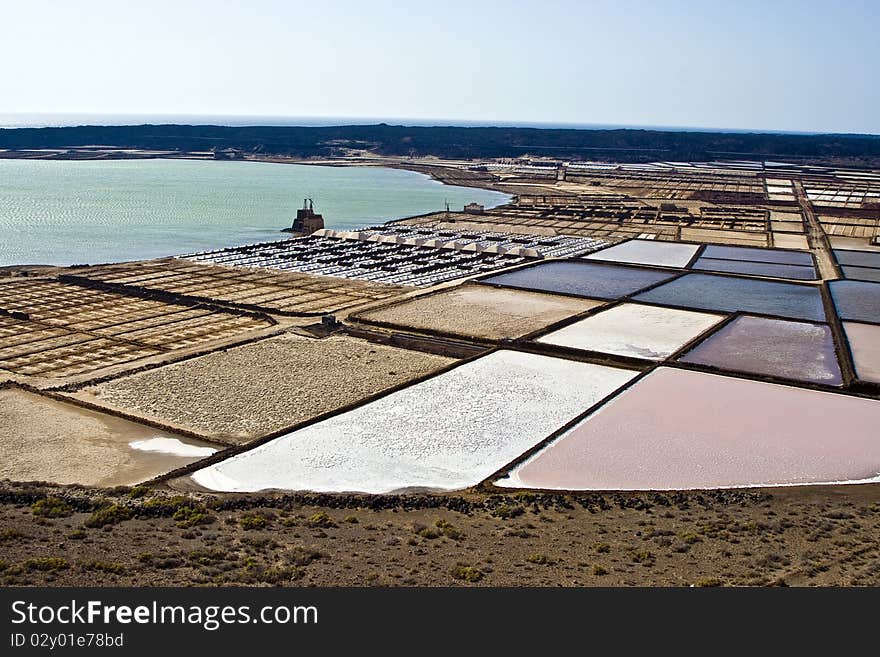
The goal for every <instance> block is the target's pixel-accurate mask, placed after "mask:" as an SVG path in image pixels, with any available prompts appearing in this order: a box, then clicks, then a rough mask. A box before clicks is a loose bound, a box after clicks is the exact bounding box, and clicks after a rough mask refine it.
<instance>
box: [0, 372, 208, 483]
mask: <svg viewBox="0 0 880 657" xmlns="http://www.w3.org/2000/svg"><path fill="white" fill-rule="evenodd" d="M215 451H216V448H214V447H211V446H209V445H208V444H207V443H203V442H199V441H196V440H191V439H189V438H184V437H181V436H175V435H173V434H170V433H165V432H162V431H158V430H156V429H151V428H150V427H145V426H142V425H140V424H135V423H134V422H129V421H127V420H122V419H120V418H117V417H113V416H112V415H106V414H104V413H95V412H92V411H89V410H86V409H83V408H80V407H78V406H74V405H73V404H65V403H62V402H58V401H55V400H53V399H47V398H45V397H41V396H39V395H35V394H33V393H29V392H25V391H23V390H14V389H8V390H0V479H12V480H14V481H48V482H52V483H56V484H83V485H86V486H122V485H125V486H129V485H133V484H137V483H140V482H143V481H147V480H149V479H152V478H153V477H156V476H158V475H160V474H164V473H166V472H170V471H171V470H174V469H176V468H180V467H182V466H184V465H187V464H189V463H193V462H194V461H198V460H199V459H201V458H204V457H206V456H209V455H210V454H212V453H213V452H215Z"/></svg>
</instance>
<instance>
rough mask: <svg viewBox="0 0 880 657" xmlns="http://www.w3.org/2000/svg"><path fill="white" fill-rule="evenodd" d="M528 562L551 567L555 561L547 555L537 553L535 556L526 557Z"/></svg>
mask: <svg viewBox="0 0 880 657" xmlns="http://www.w3.org/2000/svg"><path fill="white" fill-rule="evenodd" d="M526 561H528V562H529V563H534V564H538V565H542V566H544V565H550V564H552V563H553V560H552V559H551V558H550V557H548V556H547V555H546V554H541V553H540V552H536V553H534V554H530V555H529V556H527V557H526Z"/></svg>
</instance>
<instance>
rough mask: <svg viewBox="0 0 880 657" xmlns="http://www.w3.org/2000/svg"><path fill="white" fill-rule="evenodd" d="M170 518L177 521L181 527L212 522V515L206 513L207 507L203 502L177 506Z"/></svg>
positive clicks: (186, 527)
mask: <svg viewBox="0 0 880 657" xmlns="http://www.w3.org/2000/svg"><path fill="white" fill-rule="evenodd" d="M172 518H173V519H174V520H176V521H177V526H178V527H180V528H182V529H188V528H190V527H195V526H196V525H210V524H211V523H212V522H214V516H212V515H211V514H210V513H208V509H207V508H206V507H205V506H204V505H203V504H198V505H195V506H181V507H178V509H177V511H175V512H174V515H173V516H172Z"/></svg>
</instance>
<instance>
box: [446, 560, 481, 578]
mask: <svg viewBox="0 0 880 657" xmlns="http://www.w3.org/2000/svg"><path fill="white" fill-rule="evenodd" d="M451 574H452V577H453V578H454V579H460V580H464V581H465V582H479V581H480V580H481V579H483V571H481V570H480V569H479V568H474V567H473V566H465V565H464V564H458V565H457V566H455V568H453V569H452V573H451Z"/></svg>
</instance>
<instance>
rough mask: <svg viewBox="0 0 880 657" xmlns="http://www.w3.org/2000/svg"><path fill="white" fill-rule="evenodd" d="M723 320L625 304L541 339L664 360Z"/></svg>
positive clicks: (692, 313)
mask: <svg viewBox="0 0 880 657" xmlns="http://www.w3.org/2000/svg"><path fill="white" fill-rule="evenodd" d="M721 319H722V317H721V316H719V315H711V314H709V313H701V312H694V311H691V310H678V309H675V308H658V307H656V306H643V305H640V304H636V303H624V304H621V305H619V306H615V307H613V308H609V309H608V310H604V311H602V312H599V313H597V314H595V315H591V316H590V317H587V318H585V319H582V320H580V321H578V322H575V323H574V324H569V325H568V326H566V327H564V328H561V329H559V330H557V331H553V332H552V333H549V334H547V335H545V336H543V337H541V338H538V342H543V343H546V344H553V345H557V346H560V347H570V348H572V349H583V350H585V351H599V352H602V353H606V354H617V355H619V356H630V357H633V358H645V359H647V360H662V359H663V358H666V357H667V356H669V355H671V354H673V353H674V352H676V351H678V350H679V349H680V348H681V347H683V346H684V345H685V344H687V343H688V342H690V341H691V340H693V339H694V338H695V337H697V336H698V335H700V334H701V333H702V332H703V331H706V330H708V329H709V328H711V327H712V326H714V325H715V324H717V323H718V322H720V321H721Z"/></svg>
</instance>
